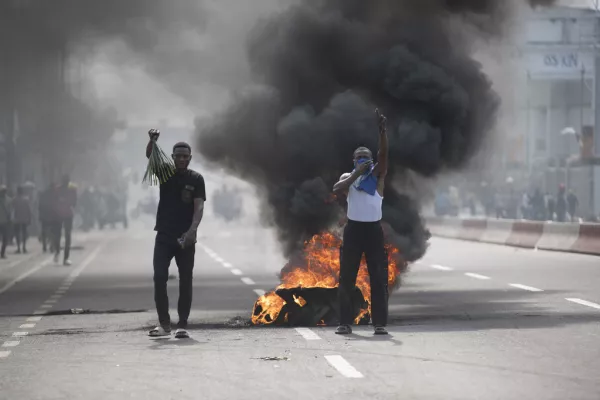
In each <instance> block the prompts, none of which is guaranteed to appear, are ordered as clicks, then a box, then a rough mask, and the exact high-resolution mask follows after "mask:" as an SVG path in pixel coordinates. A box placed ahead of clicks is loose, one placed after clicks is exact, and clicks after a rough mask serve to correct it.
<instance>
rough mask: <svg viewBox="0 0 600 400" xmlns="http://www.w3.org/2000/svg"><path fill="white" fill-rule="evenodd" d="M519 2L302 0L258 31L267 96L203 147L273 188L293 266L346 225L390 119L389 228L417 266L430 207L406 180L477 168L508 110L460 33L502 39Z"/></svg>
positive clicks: (233, 111) (230, 117) (225, 118)
mask: <svg viewBox="0 0 600 400" xmlns="http://www.w3.org/2000/svg"><path fill="white" fill-rule="evenodd" d="M509 4H513V3H511V2H504V1H491V0H488V1H475V0H470V1H469V0H446V1H440V0H422V1H419V2H416V1H409V0H406V1H400V0H395V1H393V0H376V1H363V0H304V1H301V2H300V3H299V4H297V5H295V6H292V7H290V8H289V9H287V10H286V11H284V12H281V13H279V14H277V15H273V16H272V17H271V18H269V19H266V20H264V21H262V22H261V23H259V24H258V25H257V26H256V29H255V30H254V31H253V32H252V34H251V36H250V38H249V40H248V45H247V50H248V57H249V60H250V64H251V67H252V72H253V76H254V78H255V80H256V82H258V83H259V85H258V86H257V87H255V88H252V89H249V90H248V91H246V92H243V93H239V95H238V97H237V98H236V100H235V101H234V102H233V103H232V104H231V105H230V107H229V108H227V109H226V110H224V111H223V112H222V113H220V114H219V115H217V116H215V117H214V118H212V119H211V120H200V121H198V135H199V141H198V145H199V149H200V151H201V152H202V154H203V155H204V156H205V157H206V158H207V159H208V160H210V161H212V162H215V163H218V164H220V165H221V166H224V167H226V168H227V169H228V170H229V171H232V172H233V173H235V174H237V175H239V176H241V177H242V178H244V179H247V180H249V181H252V182H254V183H256V185H257V186H258V188H260V190H262V191H263V193H264V197H265V199H266V202H267V203H268V205H269V209H270V210H271V212H272V213H273V218H274V223H275V225H276V227H277V228H278V232H279V235H280V238H281V239H282V242H283V243H284V245H285V252H286V253H287V254H288V255H289V254H290V253H292V252H293V251H295V250H297V249H298V248H299V247H300V246H301V244H302V242H303V240H305V239H307V238H308V237H310V236H311V235H313V234H316V233H319V232H321V231H324V230H326V229H328V228H330V227H331V225H332V224H334V223H335V222H336V221H337V220H338V218H339V217H340V214H339V210H340V208H339V206H338V204H336V203H335V202H332V201H331V188H332V185H333V184H334V183H335V181H336V180H337V179H338V178H339V177H340V175H341V174H342V173H344V172H348V171H350V170H351V169H352V153H353V151H354V149H355V148H357V147H358V146H363V145H365V146H368V147H369V148H370V149H372V150H373V152H374V153H375V152H376V150H377V143H378V142H377V139H378V136H377V123H376V118H375V114H374V109H375V108H376V107H377V108H380V109H381V110H382V111H383V112H384V113H385V114H386V115H387V116H388V123H389V129H388V131H389V138H390V159H391V165H390V171H389V175H388V178H387V184H386V190H385V199H384V210H383V211H384V220H385V221H386V222H387V223H388V224H389V225H390V226H391V228H392V229H393V231H394V232H395V235H391V236H388V237H389V239H390V240H392V241H394V242H395V244H396V245H398V246H399V248H400V250H401V252H402V253H403V255H404V257H405V258H406V259H407V260H408V261H414V260H416V259H418V258H420V257H421V256H422V255H423V254H424V252H425V248H426V243H425V242H426V235H425V228H424V225H423V221H422V219H421V217H420V215H419V203H418V199H414V198H411V197H410V196H408V195H406V194H404V193H403V192H402V191H400V190H397V188H395V187H394V184H393V182H395V181H396V180H397V179H398V178H399V177H400V176H402V175H404V174H405V173H406V171H413V172H415V173H416V174H417V175H418V176H420V177H422V178H423V179H425V178H433V177H435V176H437V175H439V174H441V173H443V172H444V171H450V170H460V169H462V168H465V167H466V166H468V163H469V161H470V160H471V158H472V157H473V156H474V155H475V154H476V152H477V151H478V149H479V148H480V146H481V145H482V143H484V142H485V140H486V139H487V136H488V135H489V133H490V132H491V130H492V128H493V126H494V123H495V117H496V111H497V109H498V106H499V99H498V96H497V95H496V93H495V92H494V91H493V90H492V85H491V82H490V80H489V79H488V78H487V77H486V75H485V74H484V72H483V71H482V68H481V65H480V64H478V63H477V62H476V61H475V60H474V59H473V57H472V49H471V43H470V42H469V41H468V40H467V39H466V38H465V35H464V32H463V31H462V30H461V29H460V28H461V26H462V27H465V26H468V28H469V30H470V32H473V31H475V32H479V33H480V34H481V35H482V37H487V36H489V35H493V34H499V33H500V32H501V31H502V29H501V28H502V25H503V23H504V21H505V20H506V18H508V16H509V15H510V12H511V10H510V7H509ZM513 5H514V4H513ZM456 21H460V24H458V25H457V24H456ZM482 21H485V24H482Z"/></svg>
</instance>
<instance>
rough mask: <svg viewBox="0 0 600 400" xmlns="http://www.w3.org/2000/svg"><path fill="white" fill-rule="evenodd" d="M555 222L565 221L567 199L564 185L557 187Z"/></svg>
mask: <svg viewBox="0 0 600 400" xmlns="http://www.w3.org/2000/svg"><path fill="white" fill-rule="evenodd" d="M556 220H557V221H558V222H565V221H566V220H567V197H566V190H565V185H563V184H562V183H561V184H560V186H559V187H558V193H557V194H556Z"/></svg>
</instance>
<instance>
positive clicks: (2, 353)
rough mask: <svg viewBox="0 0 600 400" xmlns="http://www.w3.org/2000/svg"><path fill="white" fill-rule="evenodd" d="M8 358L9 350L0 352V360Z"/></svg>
mask: <svg viewBox="0 0 600 400" xmlns="http://www.w3.org/2000/svg"><path fill="white" fill-rule="evenodd" d="M8 356H10V350H9V351H0V358H6V357H8Z"/></svg>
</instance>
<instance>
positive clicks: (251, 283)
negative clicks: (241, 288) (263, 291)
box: [242, 277, 256, 285]
mask: <svg viewBox="0 0 600 400" xmlns="http://www.w3.org/2000/svg"><path fill="white" fill-rule="evenodd" d="M242 282H244V283H245V284H246V285H256V282H254V281H253V280H252V279H250V278H246V277H243V278H242Z"/></svg>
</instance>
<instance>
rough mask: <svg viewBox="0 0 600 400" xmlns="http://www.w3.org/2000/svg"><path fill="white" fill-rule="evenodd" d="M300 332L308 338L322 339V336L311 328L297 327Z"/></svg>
mask: <svg viewBox="0 0 600 400" xmlns="http://www.w3.org/2000/svg"><path fill="white" fill-rule="evenodd" d="M296 332H298V333H299V334H300V335H301V336H302V337H303V338H304V339H306V340H321V337H320V336H319V335H317V334H316V333H314V332H313V331H311V330H310V329H309V328H296Z"/></svg>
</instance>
